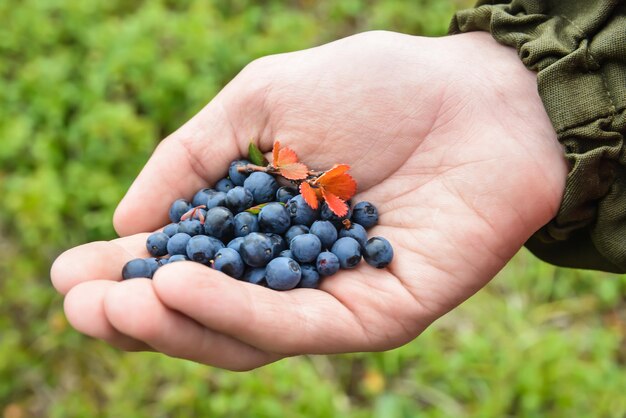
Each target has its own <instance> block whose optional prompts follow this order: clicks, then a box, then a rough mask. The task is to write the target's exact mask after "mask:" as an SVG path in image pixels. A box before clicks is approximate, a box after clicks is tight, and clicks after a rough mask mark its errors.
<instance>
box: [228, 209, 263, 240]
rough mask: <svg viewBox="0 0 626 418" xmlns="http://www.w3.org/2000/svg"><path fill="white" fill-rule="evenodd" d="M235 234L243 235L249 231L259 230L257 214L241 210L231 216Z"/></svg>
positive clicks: (237, 235)
mask: <svg viewBox="0 0 626 418" xmlns="http://www.w3.org/2000/svg"><path fill="white" fill-rule="evenodd" d="M233 223H234V228H235V236H236V237H245V236H246V235H248V234H249V233H250V232H259V221H258V220H257V216H256V215H253V214H251V213H250V212H241V213H238V214H236V215H235V217H234V218H233Z"/></svg>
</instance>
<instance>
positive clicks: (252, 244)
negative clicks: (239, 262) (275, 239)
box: [240, 232, 274, 267]
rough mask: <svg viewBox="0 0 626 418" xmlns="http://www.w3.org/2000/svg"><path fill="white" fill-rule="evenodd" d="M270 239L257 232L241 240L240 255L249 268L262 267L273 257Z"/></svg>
mask: <svg viewBox="0 0 626 418" xmlns="http://www.w3.org/2000/svg"><path fill="white" fill-rule="evenodd" d="M273 247H274V245H273V243H272V240H271V239H270V237H268V236H267V235H265V234H261V233H259V232H252V233H250V234H248V235H246V236H245V237H244V238H243V242H242V243H241V248H240V253H241V258H242V259H243V261H244V262H245V263H246V264H247V265H249V266H250V267H264V266H265V265H266V264H267V263H269V261H270V260H271V259H272V257H273V255H274V251H273Z"/></svg>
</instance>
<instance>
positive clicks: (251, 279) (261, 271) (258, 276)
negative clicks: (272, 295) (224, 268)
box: [241, 267, 266, 285]
mask: <svg viewBox="0 0 626 418" xmlns="http://www.w3.org/2000/svg"><path fill="white" fill-rule="evenodd" d="M241 279H242V280H243V281H246V282H248V283H252V284H258V285H264V284H266V282H265V267H255V268H252V267H249V268H247V269H246V271H245V272H244V273H243V277H242V278H241Z"/></svg>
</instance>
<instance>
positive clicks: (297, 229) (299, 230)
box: [285, 225, 309, 243]
mask: <svg viewBox="0 0 626 418" xmlns="http://www.w3.org/2000/svg"><path fill="white" fill-rule="evenodd" d="M308 233H309V227H308V226H306V225H292V226H290V227H289V229H288V230H287V232H285V241H287V242H288V243H289V242H291V240H292V239H294V237H295V236H297V235H302V234H308Z"/></svg>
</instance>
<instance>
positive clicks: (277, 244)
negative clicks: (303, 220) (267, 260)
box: [265, 233, 287, 258]
mask: <svg viewBox="0 0 626 418" xmlns="http://www.w3.org/2000/svg"><path fill="white" fill-rule="evenodd" d="M265 235H267V236H268V237H269V239H270V241H272V258H273V257H278V254H280V253H281V252H282V251H284V250H286V249H287V243H286V242H285V240H284V239H283V237H281V236H280V235H278V234H272V233H266V234H265Z"/></svg>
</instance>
